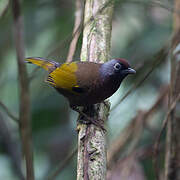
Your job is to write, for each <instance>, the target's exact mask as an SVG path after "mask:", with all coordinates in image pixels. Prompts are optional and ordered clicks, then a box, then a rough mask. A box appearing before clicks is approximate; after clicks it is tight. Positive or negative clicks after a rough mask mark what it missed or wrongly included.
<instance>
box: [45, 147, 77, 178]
mask: <svg viewBox="0 0 180 180" xmlns="http://www.w3.org/2000/svg"><path fill="white" fill-rule="evenodd" d="M76 154H77V147H75V148H74V149H73V151H72V152H71V153H70V154H69V155H68V156H67V157H66V158H65V159H64V161H63V162H61V163H60V164H59V165H57V167H56V169H55V170H54V172H52V174H51V175H50V176H49V177H48V178H47V180H53V179H55V178H56V177H57V176H58V175H59V174H60V172H62V170H63V169H64V168H65V167H66V166H67V164H69V162H70V161H71V160H72V158H73V157H74V156H75V155H76Z"/></svg>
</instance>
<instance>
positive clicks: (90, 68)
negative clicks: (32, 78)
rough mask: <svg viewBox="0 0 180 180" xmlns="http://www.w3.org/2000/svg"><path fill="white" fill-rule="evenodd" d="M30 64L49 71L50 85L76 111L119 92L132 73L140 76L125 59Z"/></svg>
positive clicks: (34, 60) (41, 60) (49, 61)
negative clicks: (126, 78) (122, 83)
mask: <svg viewBox="0 0 180 180" xmlns="http://www.w3.org/2000/svg"><path fill="white" fill-rule="evenodd" d="M26 61H27V62H29V63H33V64H35V65H37V66H40V67H42V68H44V69H45V70H47V71H49V76H48V78H47V82H48V83H49V84H50V85H51V86H53V87H54V88H55V89H57V91H58V92H59V93H60V94H62V95H64V96H65V97H66V98H67V99H68V101H69V104H70V106H71V108H72V109H74V110H76V107H77V106H89V105H92V104H96V103H100V102H102V101H104V100H105V99H106V98H108V97H110V96H112V95H113V94H114V93H115V92H116V91H117V89H118V88H119V86H120V84H121V82H122V80H123V79H124V78H125V77H126V76H127V75H128V74H135V73H136V71H135V70H134V69H132V68H131V67H130V65H129V63H128V62H127V61H126V60H124V59H112V60H110V61H108V62H105V63H94V62H81V61H80V62H71V63H64V64H60V63H57V62H55V61H52V60H46V59H43V58H36V57H29V58H26ZM78 112H79V111H78Z"/></svg>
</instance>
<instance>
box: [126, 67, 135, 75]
mask: <svg viewBox="0 0 180 180" xmlns="http://www.w3.org/2000/svg"><path fill="white" fill-rule="evenodd" d="M127 73H128V74H136V71H135V70H134V69H132V68H128V69H127Z"/></svg>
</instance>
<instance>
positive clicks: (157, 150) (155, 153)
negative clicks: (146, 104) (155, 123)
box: [153, 93, 180, 180]
mask: <svg viewBox="0 0 180 180" xmlns="http://www.w3.org/2000/svg"><path fill="white" fill-rule="evenodd" d="M179 100H180V93H179V95H178V96H177V98H176V99H175V100H174V102H173V103H172V104H171V105H170V108H169V110H168V112H167V115H166V117H165V119H164V121H163V124H162V127H161V130H160V133H159V134H158V136H157V139H156V142H155V144H154V152H153V154H154V156H153V162H154V167H155V172H156V178H157V180H158V179H159V166H158V157H157V156H158V153H159V144H160V139H161V136H162V133H163V132H164V130H165V128H166V126H167V122H168V119H169V116H170V114H171V112H172V111H173V110H174V108H175V107H176V104H177V102H178V101H179Z"/></svg>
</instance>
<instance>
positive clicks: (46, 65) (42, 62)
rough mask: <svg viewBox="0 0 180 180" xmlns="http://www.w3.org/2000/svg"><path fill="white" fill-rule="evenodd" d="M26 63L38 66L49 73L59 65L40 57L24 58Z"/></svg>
mask: <svg viewBox="0 0 180 180" xmlns="http://www.w3.org/2000/svg"><path fill="white" fill-rule="evenodd" d="M26 62H28V63H32V64H35V65H37V66H40V67H42V68H43V69H45V70H46V71H49V72H52V71H53V70H54V69H56V68H57V67H59V63H57V62H55V61H52V60H47V59H44V58H40V57H28V58H26Z"/></svg>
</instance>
